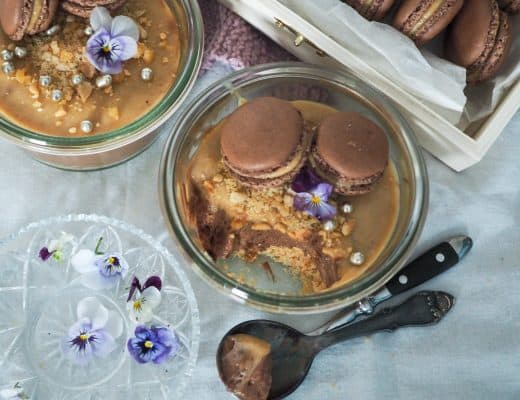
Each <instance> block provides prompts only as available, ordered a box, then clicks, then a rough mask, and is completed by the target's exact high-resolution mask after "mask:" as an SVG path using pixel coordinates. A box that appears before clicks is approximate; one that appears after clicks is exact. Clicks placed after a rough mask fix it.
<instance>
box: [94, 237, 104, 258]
mask: <svg viewBox="0 0 520 400" xmlns="http://www.w3.org/2000/svg"><path fill="white" fill-rule="evenodd" d="M101 242H103V236H101V237H100V238H99V240H98V242H97V245H96V250H94V253H96V254H97V255H101V254H103V252H102V251H99V248H100V247H101Z"/></svg>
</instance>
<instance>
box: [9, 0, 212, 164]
mask: <svg viewBox="0 0 520 400" xmlns="http://www.w3.org/2000/svg"><path fill="white" fill-rule="evenodd" d="M19 3H20V7H22V6H23V5H24V4H26V3H27V4H26V5H25V6H24V7H25V8H23V9H22V10H16V9H14V8H12V7H11V8H9V9H8V10H7V9H6V10H0V13H1V15H2V17H1V18H0V23H1V24H0V57H1V58H2V60H1V61H0V63H2V69H1V71H0V92H1V93H2V99H3V100H2V103H1V104H0V134H1V135H2V137H4V138H7V139H8V140H10V141H12V142H13V143H15V144H16V145H18V146H20V147H22V148H23V149H24V150H26V151H27V152H29V154H30V155H31V156H32V157H34V158H35V159H37V160H39V161H41V162H43V163H46V164H49V165H52V166H55V167H59V168H64V169H71V170H92V169H99V168H105V167H109V166H112V165H116V164H118V163H121V162H123V161H125V160H128V159H129V158H131V157H133V156H135V155H136V154H138V153H139V152H141V151H143V150H144V149H146V148H147V146H149V145H150V144H151V143H152V142H153V140H154V139H155V138H156V137H157V135H158V133H159V128H160V127H161V126H162V125H163V124H164V123H165V122H166V121H167V120H168V119H169V118H170V117H171V116H172V114H173V113H174V112H175V111H176V110H177V109H178V107H179V106H180V104H181V103H182V102H183V100H184V99H185V98H186V96H187V95H188V93H189V91H190V89H191V87H192V85H193V84H194V82H195V79H196V77H197V74H198V71H199V68H200V64H201V60H202V48H203V24H202V17H201V14H200V9H199V7H198V4H197V2H196V1H195V0H151V1H146V2H142V1H138V0H103V1H101V0H88V1H85V0H66V1H62V2H58V1H49V2H43V4H42V2H40V1H39V0H31V1H26V2H25V3H24V2H19ZM9 4H10V3H9ZM21 11H23V12H21Z"/></svg>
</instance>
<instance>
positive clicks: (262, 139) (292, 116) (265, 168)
mask: <svg viewBox="0 0 520 400" xmlns="http://www.w3.org/2000/svg"><path fill="white" fill-rule="evenodd" d="M221 135H222V136H221V142H220V145H221V152H222V158H223V162H224V164H225V165H226V166H227V168H228V170H229V171H230V173H231V175H232V176H233V177H234V178H235V179H236V180H237V181H238V182H240V183H241V184H243V185H245V186H249V187H253V188H263V187H275V186H280V185H283V184H285V183H288V182H289V181H291V180H292V179H293V178H294V177H295V176H296V175H297V173H298V172H299V171H300V169H301V168H302V167H303V165H304V164H306V162H307V161H309V162H310V164H311V165H312V167H313V169H314V170H315V171H316V173H318V174H319V175H320V176H321V177H322V178H323V179H325V180H327V181H330V182H331V183H333V185H334V188H335V191H336V192H338V193H340V194H343V195H347V196H353V195H361V194H365V193H368V192H370V191H371V190H372V188H373V186H374V185H375V183H376V182H377V181H378V180H379V178H381V176H382V175H383V172H384V171H385V168H386V166H387V164H388V159H389V144H388V139H387V137H386V135H385V133H384V132H383V130H382V129H381V128H380V127H379V126H378V125H376V124H375V123H373V122H372V121H371V120H369V119H367V118H365V117H363V116H362V115H360V114H358V113H354V112H337V113H334V114H331V115H330V116H328V117H326V118H325V119H324V120H323V121H322V123H321V124H320V126H319V127H318V128H317V130H316V135H315V138H314V140H311V132H309V131H308V129H306V127H305V123H304V121H303V118H302V116H301V114H300V113H299V111H298V110H297V109H296V108H294V107H293V105H292V104H291V103H290V102H288V101H285V100H281V99H277V98H273V97H261V98H257V99H255V100H252V101H250V102H248V103H246V104H244V105H242V106H241V107H239V108H238V109H237V110H236V111H235V112H233V113H232V114H231V115H230V116H229V117H228V118H227V119H226V121H225V122H224V123H223V125H222V127H221ZM309 150H310V151H309Z"/></svg>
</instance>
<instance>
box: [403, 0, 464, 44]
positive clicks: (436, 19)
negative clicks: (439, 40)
mask: <svg viewBox="0 0 520 400" xmlns="http://www.w3.org/2000/svg"><path fill="white" fill-rule="evenodd" d="M463 4H464V0H404V1H403V2H402V3H401V5H400V6H399V9H398V10H397V12H396V14H395V15H394V20H393V25H394V27H395V28H396V29H398V30H400V31H401V32H403V33H404V34H405V35H407V36H408V37H409V38H410V39H412V40H413V41H414V42H415V43H416V44H417V45H418V46H421V45H423V44H424V43H426V42H429V41H430V40H432V39H433V38H434V37H435V36H437V35H438V34H439V33H441V32H442V31H443V30H444V29H445V28H446V27H447V26H448V25H449V24H450V22H451V21H453V18H455V16H456V15H457V13H458V12H459V11H460V9H461V8H462V5H463Z"/></svg>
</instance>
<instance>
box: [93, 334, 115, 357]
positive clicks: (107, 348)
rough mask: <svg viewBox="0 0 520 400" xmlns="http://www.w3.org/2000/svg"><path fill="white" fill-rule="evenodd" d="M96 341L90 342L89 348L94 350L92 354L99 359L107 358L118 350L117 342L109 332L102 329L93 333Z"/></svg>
mask: <svg viewBox="0 0 520 400" xmlns="http://www.w3.org/2000/svg"><path fill="white" fill-rule="evenodd" d="M92 336H94V337H95V339H94V340H93V341H92V342H89V344H88V345H87V348H88V347H91V348H92V353H93V354H94V355H95V356H96V357H99V358H105V357H107V356H108V355H109V354H110V353H112V351H114V349H115V348H116V341H115V339H114V338H113V337H112V335H110V334H109V333H108V332H107V331H105V330H104V329H100V330H98V331H94V332H92Z"/></svg>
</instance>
